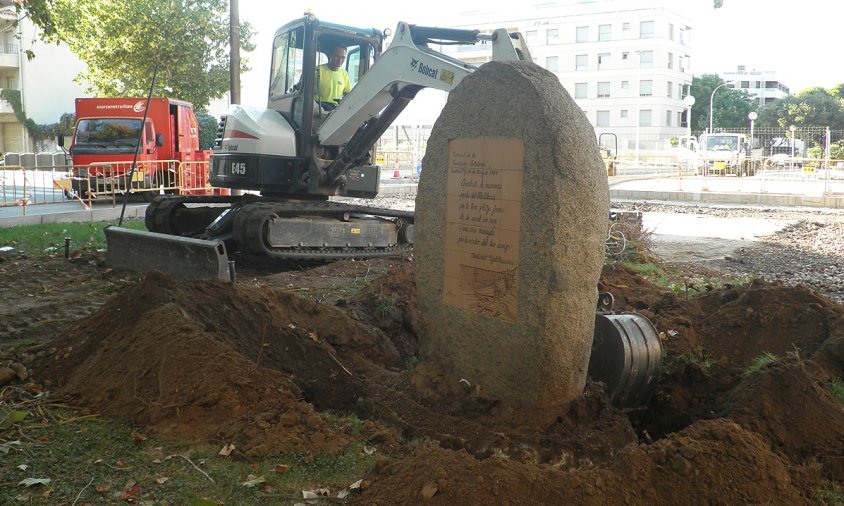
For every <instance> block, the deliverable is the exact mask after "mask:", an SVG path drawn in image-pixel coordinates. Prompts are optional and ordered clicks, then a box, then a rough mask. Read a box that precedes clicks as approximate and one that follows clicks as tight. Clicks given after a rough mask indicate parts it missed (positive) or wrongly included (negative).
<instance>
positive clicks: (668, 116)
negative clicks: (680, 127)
mask: <svg viewBox="0 0 844 506" xmlns="http://www.w3.org/2000/svg"><path fill="white" fill-rule="evenodd" d="M665 126H671V111H665Z"/></svg>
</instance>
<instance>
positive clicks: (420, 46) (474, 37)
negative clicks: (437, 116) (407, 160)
mask: <svg viewBox="0 0 844 506" xmlns="http://www.w3.org/2000/svg"><path fill="white" fill-rule="evenodd" d="M479 42H488V43H490V44H491V45H492V59H493V60H498V61H502V60H527V61H531V58H530V52H529V51H528V49H527V45H526V44H525V43H524V40H523V39H522V38H521V35H520V34H510V33H508V32H507V30H504V29H499V30H496V31H495V32H493V33H492V34H482V33H480V32H479V31H477V30H459V29H448V28H431V27H421V26H415V25H409V24H407V23H403V22H400V23H399V24H398V26H397V27H396V35H395V37H394V38H393V41H392V43H391V44H390V47H389V48H388V49H387V50H386V51H384V53H383V54H382V55H381V57H380V58H379V59H378V61H377V62H375V64H374V65H373V66H372V68H370V69H369V71H368V72H367V73H366V74H365V75H364V76H363V77H362V78H361V80H360V81H359V82H358V83H357V85H356V86H355V87H354V89H353V90H352V91H351V93H349V94H348V95H347V96H346V97H345V98H344V99H343V100H342V101H341V102H340V104H339V105H338V107H337V108H336V109H335V110H334V111H333V112H332V113H331V114H330V115H329V116H328V118H326V120H325V122H323V124H322V126H321V127H320V128H319V130H318V132H317V136H318V138H319V142H320V144H321V145H323V146H336V145H345V148H344V149H343V151H341V153H340V156H338V157H337V158H336V159H335V160H334V161H333V162H332V163H331V164H330V165H329V166H328V167H327V168H326V175H327V179H328V183H329V184H333V183H334V182H335V181H336V180H337V179H338V178H339V177H340V176H342V175H343V174H344V173H345V172H346V171H347V170H348V169H349V168H351V167H353V166H355V165H357V164H358V163H359V161H360V160H361V158H362V157H365V156H366V154H367V152H368V151H369V149H371V148H372V146H373V145H374V144H375V142H376V141H377V140H378V139H379V138H380V137H381V135H382V134H383V133H384V131H385V130H386V129H387V128H389V126H390V125H391V124H392V122H393V120H395V119H396V117H397V116H398V115H399V113H401V111H402V110H404V108H405V107H406V106H407V104H408V103H410V101H411V100H412V99H413V98H414V97H415V96H416V93H417V92H418V91H419V90H421V89H422V88H435V89H440V90H443V91H451V90H453V89H454V88H455V87H456V86H457V85H459V84H460V82H461V81H462V80H463V79H464V78H465V77H466V76H468V75H469V74H471V73H472V72H474V71H475V70H476V68H477V67H475V66H474V65H471V64H468V63H464V62H462V61H460V60H457V59H455V58H452V57H450V56H447V55H445V54H442V53H440V52H437V51H434V50H433V49H431V48H430V47H428V44H431V43H436V44H476V43H479Z"/></svg>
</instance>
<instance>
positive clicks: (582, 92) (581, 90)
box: [574, 83, 589, 98]
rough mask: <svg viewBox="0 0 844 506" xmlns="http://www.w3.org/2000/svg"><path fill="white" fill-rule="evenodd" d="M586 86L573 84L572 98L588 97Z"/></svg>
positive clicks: (584, 84)
mask: <svg viewBox="0 0 844 506" xmlns="http://www.w3.org/2000/svg"><path fill="white" fill-rule="evenodd" d="M588 89H589V88H588V86H587V85H586V83H574V98H586V97H588V96H589V95H588V93H587V91H588Z"/></svg>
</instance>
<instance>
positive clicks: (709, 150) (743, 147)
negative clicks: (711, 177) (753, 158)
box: [699, 133, 755, 177]
mask: <svg viewBox="0 0 844 506" xmlns="http://www.w3.org/2000/svg"><path fill="white" fill-rule="evenodd" d="M699 152H700V157H701V159H702V160H703V164H704V169H705V170H706V172H707V173H709V174H715V175H725V176H726V175H731V174H732V175H735V176H738V177H741V176H752V175H754V174H755V169H753V166H752V164H751V163H750V160H749V157H750V143H749V142H747V138H746V137H745V135H744V134H734V133H715V134H703V135H701V137H700V148H699Z"/></svg>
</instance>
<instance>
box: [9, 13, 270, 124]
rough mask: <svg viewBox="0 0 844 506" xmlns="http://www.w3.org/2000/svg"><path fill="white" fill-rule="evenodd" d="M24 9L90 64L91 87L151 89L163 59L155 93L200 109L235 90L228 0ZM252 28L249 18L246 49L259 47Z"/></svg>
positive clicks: (138, 92)
mask: <svg viewBox="0 0 844 506" xmlns="http://www.w3.org/2000/svg"><path fill="white" fill-rule="evenodd" d="M24 8H25V9H26V10H27V12H28V14H29V15H30V16H31V17H32V20H33V22H35V23H36V24H38V26H39V27H40V28H41V29H42V31H43V33H44V37H45V38H46V39H47V40H53V41H57V42H63V43H65V44H67V46H68V47H69V48H70V50H71V51H72V52H73V53H74V54H76V55H77V56H78V57H79V58H80V59H81V60H82V61H84V62H85V63H87V69H86V70H85V71H83V72H82V73H81V74H80V76H79V77H78V78H77V82H79V83H80V84H82V85H83V86H86V87H87V89H86V91H87V92H89V93H93V94H95V95H98V96H145V95H146V94H147V92H148V89H149V86H150V83H151V81H152V75H153V70H154V69H155V66H156V64H158V65H159V69H158V81H157V87H156V89H155V90H154V92H153V93H154V94H155V95H157V96H166V97H175V98H179V99H182V100H187V101H189V102H192V103H193V104H194V106H195V107H196V109H197V110H199V111H202V110H204V109H205V108H206V107H207V106H208V104H209V102H210V101H211V100H213V99H215V98H219V97H221V96H223V95H224V94H225V92H226V91H228V89H229V53H228V48H229V44H228V43H229V38H228V37H229V24H228V3H227V0H87V1H84V2H80V1H77V0H31V1H28V2H26V3H25V4H24ZM251 35H252V32H251V30H250V29H249V26H248V24H247V23H244V24H243V25H242V26H241V41H240V44H241V48H242V49H243V50H244V51H251V50H253V49H254V48H255V46H254V44H252V42H251ZM247 63H248V62H247V60H246V59H242V60H241V72H245V71H247V70H248V67H247V66H246V64H247Z"/></svg>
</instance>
